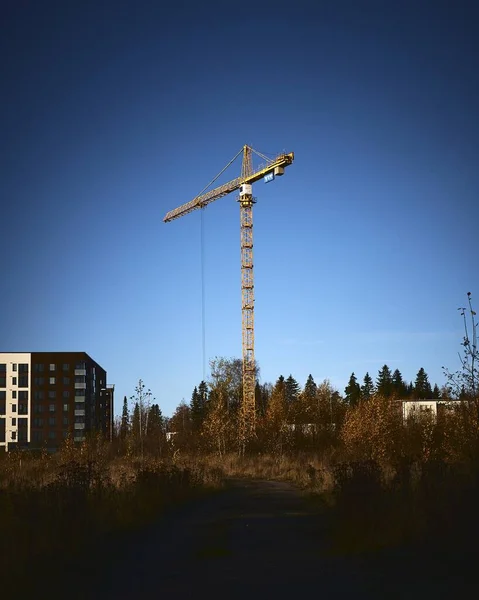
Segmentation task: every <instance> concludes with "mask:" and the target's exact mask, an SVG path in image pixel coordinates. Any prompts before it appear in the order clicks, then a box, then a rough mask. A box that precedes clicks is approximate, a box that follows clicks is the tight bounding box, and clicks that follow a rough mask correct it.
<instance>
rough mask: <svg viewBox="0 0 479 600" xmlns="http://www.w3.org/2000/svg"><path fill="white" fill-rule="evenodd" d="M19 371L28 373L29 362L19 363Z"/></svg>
mask: <svg viewBox="0 0 479 600" xmlns="http://www.w3.org/2000/svg"><path fill="white" fill-rule="evenodd" d="M18 372H19V373H28V363H22V364H20V365H18Z"/></svg>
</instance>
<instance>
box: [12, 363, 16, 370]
mask: <svg viewBox="0 0 479 600" xmlns="http://www.w3.org/2000/svg"><path fill="white" fill-rule="evenodd" d="M16 370H17V365H16V364H15V363H13V364H12V371H16Z"/></svg>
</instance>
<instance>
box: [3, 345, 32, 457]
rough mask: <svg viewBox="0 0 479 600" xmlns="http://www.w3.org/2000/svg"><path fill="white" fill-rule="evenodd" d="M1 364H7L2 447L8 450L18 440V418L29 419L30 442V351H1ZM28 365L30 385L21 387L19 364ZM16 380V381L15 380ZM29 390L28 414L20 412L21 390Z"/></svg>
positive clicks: (28, 439)
mask: <svg viewBox="0 0 479 600" xmlns="http://www.w3.org/2000/svg"><path fill="white" fill-rule="evenodd" d="M0 364H6V365H7V368H6V380H7V381H6V387H5V388H0V389H1V390H5V392H6V398H5V408H6V411H5V413H6V414H5V442H0V447H4V448H5V449H6V450H8V445H9V444H10V443H12V442H13V443H15V442H16V441H17V440H18V418H22V419H27V442H30V426H31V423H30V418H31V417H30V415H31V403H32V398H31V396H32V394H31V386H32V361H31V353H30V352H0ZM20 364H27V365H28V387H19V386H18V379H19V377H20V376H21V375H23V374H22V373H20V372H19V370H18V365H20ZM15 380H16V381H15ZM22 391H27V392H28V401H27V406H28V409H27V414H26V415H19V414H18V404H19V392H22ZM12 419H16V424H15V425H13V424H12V423H13V421H12Z"/></svg>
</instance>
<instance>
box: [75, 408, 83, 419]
mask: <svg viewBox="0 0 479 600" xmlns="http://www.w3.org/2000/svg"><path fill="white" fill-rule="evenodd" d="M84 416H85V409H77V410H76V411H75V417H84Z"/></svg>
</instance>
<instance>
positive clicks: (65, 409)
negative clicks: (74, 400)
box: [63, 404, 68, 412]
mask: <svg viewBox="0 0 479 600" xmlns="http://www.w3.org/2000/svg"><path fill="white" fill-rule="evenodd" d="M63 412H68V404H64V405H63Z"/></svg>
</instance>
